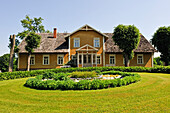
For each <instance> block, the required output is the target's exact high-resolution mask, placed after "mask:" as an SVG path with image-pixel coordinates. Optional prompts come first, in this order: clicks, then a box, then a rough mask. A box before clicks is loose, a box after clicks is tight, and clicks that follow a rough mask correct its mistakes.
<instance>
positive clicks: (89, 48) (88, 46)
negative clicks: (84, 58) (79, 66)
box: [76, 44, 98, 51]
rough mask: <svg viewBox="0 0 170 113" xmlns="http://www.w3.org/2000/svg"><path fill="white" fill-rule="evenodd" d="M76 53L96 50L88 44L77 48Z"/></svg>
mask: <svg viewBox="0 0 170 113" xmlns="http://www.w3.org/2000/svg"><path fill="white" fill-rule="evenodd" d="M76 51H98V49H97V48H95V47H93V46H91V45H89V44H86V45H84V46H82V47H80V48H78V49H77V50H76Z"/></svg>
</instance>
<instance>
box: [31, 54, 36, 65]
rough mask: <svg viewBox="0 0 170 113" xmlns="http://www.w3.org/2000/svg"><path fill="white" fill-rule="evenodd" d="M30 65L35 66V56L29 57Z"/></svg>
mask: <svg viewBox="0 0 170 113" xmlns="http://www.w3.org/2000/svg"><path fill="white" fill-rule="evenodd" d="M30 65H35V56H31V58H30Z"/></svg>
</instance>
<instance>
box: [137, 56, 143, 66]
mask: <svg viewBox="0 0 170 113" xmlns="http://www.w3.org/2000/svg"><path fill="white" fill-rule="evenodd" d="M137 64H143V55H142V54H138V55H137Z"/></svg>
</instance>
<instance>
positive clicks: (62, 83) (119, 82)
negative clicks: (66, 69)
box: [24, 71, 140, 90]
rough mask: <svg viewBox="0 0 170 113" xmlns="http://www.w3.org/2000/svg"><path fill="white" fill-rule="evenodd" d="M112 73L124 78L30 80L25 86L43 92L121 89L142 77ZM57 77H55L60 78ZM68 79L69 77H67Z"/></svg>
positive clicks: (124, 73) (38, 78)
mask: <svg viewBox="0 0 170 113" xmlns="http://www.w3.org/2000/svg"><path fill="white" fill-rule="evenodd" d="M111 73H116V74H122V76H123V78H121V79H120V78H118V79H112V80H99V79H95V80H93V81H90V80H81V81H79V82H74V81H73V80H71V79H66V80H46V81H42V79H40V78H42V77H36V78H29V79H28V80H27V81H26V83H25V84H24V85H25V86H26V87H30V88H34V89H42V90H56V89H61V90H92V89H103V88H109V87H120V86H124V85H128V84H130V83H134V82H137V81H139V80H140V75H138V74H134V73H128V72H119V71H112V72H111ZM59 75H60V74H58V75H55V76H59ZM65 77H67V75H65Z"/></svg>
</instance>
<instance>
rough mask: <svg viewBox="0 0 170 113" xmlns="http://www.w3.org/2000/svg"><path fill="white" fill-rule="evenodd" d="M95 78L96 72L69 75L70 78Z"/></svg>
mask: <svg viewBox="0 0 170 113" xmlns="http://www.w3.org/2000/svg"><path fill="white" fill-rule="evenodd" d="M94 77H97V75H96V72H95V71H92V72H88V71H83V72H78V71H76V72H72V73H71V78H94Z"/></svg>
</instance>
